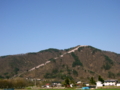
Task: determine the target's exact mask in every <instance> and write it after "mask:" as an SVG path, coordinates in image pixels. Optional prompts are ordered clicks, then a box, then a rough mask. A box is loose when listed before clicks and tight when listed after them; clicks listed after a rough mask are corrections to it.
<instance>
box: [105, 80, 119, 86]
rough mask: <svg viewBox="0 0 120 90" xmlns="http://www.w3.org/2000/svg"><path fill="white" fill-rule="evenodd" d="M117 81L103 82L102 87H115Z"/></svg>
mask: <svg viewBox="0 0 120 90" xmlns="http://www.w3.org/2000/svg"><path fill="white" fill-rule="evenodd" d="M117 82H118V81H117V80H105V81H104V86H115V85H116V84H117Z"/></svg>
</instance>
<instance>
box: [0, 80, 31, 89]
mask: <svg viewBox="0 0 120 90" xmlns="http://www.w3.org/2000/svg"><path fill="white" fill-rule="evenodd" d="M29 85H30V84H29V82H28V81H27V80H25V79H23V78H15V79H0V88H18V89H19V88H25V87H26V86H29Z"/></svg>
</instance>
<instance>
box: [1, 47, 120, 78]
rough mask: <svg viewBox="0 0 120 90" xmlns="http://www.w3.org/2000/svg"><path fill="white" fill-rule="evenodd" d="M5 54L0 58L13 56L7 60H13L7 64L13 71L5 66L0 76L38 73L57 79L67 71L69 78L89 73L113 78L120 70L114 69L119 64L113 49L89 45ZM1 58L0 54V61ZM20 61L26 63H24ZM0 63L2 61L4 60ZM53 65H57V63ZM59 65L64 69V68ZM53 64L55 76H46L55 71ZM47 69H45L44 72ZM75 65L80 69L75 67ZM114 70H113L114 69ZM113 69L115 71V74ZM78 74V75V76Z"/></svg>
mask: <svg viewBox="0 0 120 90" xmlns="http://www.w3.org/2000/svg"><path fill="white" fill-rule="evenodd" d="M21 56H22V57H21ZM8 57H9V58H8ZM8 57H2V59H5V61H8V59H9V61H10V60H11V58H10V57H12V58H15V60H12V61H10V62H8V63H7V64H10V63H11V62H13V64H14V63H16V64H17V66H14V65H13V66H12V67H10V68H11V69H12V70H11V72H14V73H12V74H11V72H10V73H6V72H7V70H8V68H7V70H6V72H0V77H5V78H9V77H11V76H15V75H17V74H18V76H21V77H39V78H47V79H50V78H54V79H55V78H60V79H61V77H63V76H65V75H69V76H71V77H72V78H75V79H78V78H80V77H83V76H84V78H88V77H90V76H93V75H94V76H95V77H97V75H98V74H99V75H102V76H103V77H105V78H107V77H108V76H109V77H111V78H115V77H118V76H119V74H120V70H117V68H119V67H120V65H119V64H120V55H119V54H116V53H113V52H107V51H103V50H100V49H97V48H94V47H92V46H81V45H78V46H76V47H73V48H69V49H66V50H59V49H47V50H42V51H40V52H37V53H33V52H32V53H27V54H24V55H20V56H19V55H15V56H14V55H13V56H8ZM29 57H30V58H29ZM20 58H21V59H20ZM23 58H24V59H23ZM98 58H100V60H101V62H100V60H98ZM2 59H1V57H0V62H1V60H2ZM33 59H34V60H33ZM68 60H69V61H68ZM24 61H25V62H26V63H24ZM27 61H28V63H27ZM96 61H97V62H96ZM18 62H19V64H18ZM30 62H31V64H30ZM46 62H47V63H46ZM50 62H51V63H50ZM91 62H92V63H91ZM98 62H99V63H98ZM20 63H21V64H24V65H26V67H25V66H24V65H23V66H22V65H21V64H20ZM60 63H61V64H60ZM97 63H98V64H97ZM3 64H5V62H4V63H3ZM27 64H28V65H27ZM40 65H41V66H40ZM44 65H46V66H45V67H46V68H45V67H44ZM51 65H52V66H51ZM56 65H57V66H59V67H57V66H56ZM82 65H83V66H82ZM96 65H97V67H96ZM99 65H100V66H99ZM8 66H9V65H8ZM21 67H24V68H23V69H22V68H21ZM49 67H51V69H49ZM63 67H64V68H67V69H64V68H63ZM98 67H99V68H98ZM1 68H3V67H0V69H1ZM13 68H14V69H13ZM55 68H58V71H57V73H55V75H56V76H53V77H50V76H49V74H51V75H52V72H55V71H54V69H55ZM77 68H78V69H77ZM36 69H37V70H38V71H37V74H38V76H35V75H34V70H36ZM47 69H48V71H49V73H48V72H47ZM79 69H80V70H81V71H79ZM97 69H98V70H97ZM62 70H63V72H62ZM71 70H73V71H71ZM114 70H116V72H115V71H114ZM43 71H44V73H43ZM50 71H51V72H50ZM98 71H99V72H98ZM23 72H25V73H23ZM41 72H42V73H43V75H42V74H41V75H42V76H39V75H40V73H41ZM106 72H107V74H106ZM113 72H115V74H114V73H113ZM20 73H23V74H21V75H19V74H20ZM46 73H48V74H46ZM58 73H59V75H58ZM75 73H76V74H75ZM81 73H82V74H81ZM97 73H98V74H97ZM80 74H81V76H80V77H78V76H79V75H80ZM104 74H105V75H104ZM75 75H76V77H75ZM48 77H49V78H48Z"/></svg>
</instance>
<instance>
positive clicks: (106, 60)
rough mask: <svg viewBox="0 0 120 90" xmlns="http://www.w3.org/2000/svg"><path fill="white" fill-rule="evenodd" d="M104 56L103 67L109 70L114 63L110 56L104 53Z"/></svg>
mask: <svg viewBox="0 0 120 90" xmlns="http://www.w3.org/2000/svg"><path fill="white" fill-rule="evenodd" d="M104 57H105V64H104V65H103V66H102V68H103V69H105V70H109V69H110V68H111V67H112V65H113V64H114V63H113V61H112V60H111V59H110V58H109V57H108V56H106V55H104Z"/></svg>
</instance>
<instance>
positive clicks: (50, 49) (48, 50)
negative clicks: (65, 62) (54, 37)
mask: <svg viewBox="0 0 120 90" xmlns="http://www.w3.org/2000/svg"><path fill="white" fill-rule="evenodd" d="M53 51H54V52H59V51H60V50H59V49H55V48H49V49H46V50H42V51H40V52H53Z"/></svg>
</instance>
